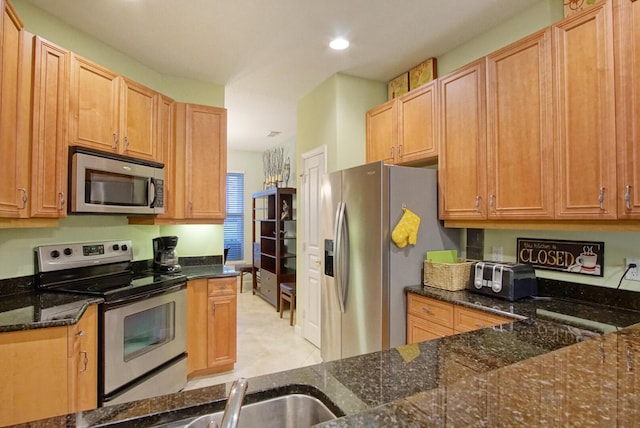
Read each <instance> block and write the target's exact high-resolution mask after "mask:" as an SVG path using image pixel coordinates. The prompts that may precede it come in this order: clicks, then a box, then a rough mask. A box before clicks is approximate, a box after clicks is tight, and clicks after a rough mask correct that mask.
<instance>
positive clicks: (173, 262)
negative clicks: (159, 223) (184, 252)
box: [153, 236, 182, 272]
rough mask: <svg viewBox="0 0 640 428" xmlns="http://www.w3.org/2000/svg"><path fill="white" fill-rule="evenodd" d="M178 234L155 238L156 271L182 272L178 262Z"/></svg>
mask: <svg viewBox="0 0 640 428" xmlns="http://www.w3.org/2000/svg"><path fill="white" fill-rule="evenodd" d="M177 246H178V237H177V236H160V237H159V238H153V270H154V271H156V272H181V271H182V267H180V265H179V264H178V253H177V252H176V247H177Z"/></svg>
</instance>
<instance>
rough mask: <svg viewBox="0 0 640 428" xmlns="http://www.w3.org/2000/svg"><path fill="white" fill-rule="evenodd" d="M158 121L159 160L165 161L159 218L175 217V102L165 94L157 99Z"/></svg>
mask: <svg viewBox="0 0 640 428" xmlns="http://www.w3.org/2000/svg"><path fill="white" fill-rule="evenodd" d="M157 103H158V107H157V108H158V121H157V139H156V143H157V146H158V150H159V151H160V156H159V159H158V160H159V161H161V162H163V163H164V214H161V215H158V216H157V218H158V219H172V218H174V210H175V202H176V200H175V199H176V198H175V191H176V190H175V187H176V184H175V183H176V180H175V174H176V166H175V152H174V150H175V144H174V140H173V127H174V104H175V102H174V101H173V100H172V99H171V98H169V97H166V96H164V95H161V96H159V97H158V99H157Z"/></svg>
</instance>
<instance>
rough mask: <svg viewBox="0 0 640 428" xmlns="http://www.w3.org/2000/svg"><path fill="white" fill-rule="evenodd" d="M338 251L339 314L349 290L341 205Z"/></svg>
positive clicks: (346, 235) (344, 218)
mask: <svg viewBox="0 0 640 428" xmlns="http://www.w3.org/2000/svg"><path fill="white" fill-rule="evenodd" d="M337 247H338V251H339V253H338V254H337V255H336V256H337V257H336V258H337V259H338V260H339V265H338V268H339V269H338V271H337V278H339V280H338V281H337V291H338V302H339V305H340V312H342V313H344V312H345V310H346V304H347V291H348V290H349V222H348V220H347V204H346V203H344V202H343V203H342V204H341V207H340V212H339V219H338V244H337Z"/></svg>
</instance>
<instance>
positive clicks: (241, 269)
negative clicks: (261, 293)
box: [234, 264, 255, 294]
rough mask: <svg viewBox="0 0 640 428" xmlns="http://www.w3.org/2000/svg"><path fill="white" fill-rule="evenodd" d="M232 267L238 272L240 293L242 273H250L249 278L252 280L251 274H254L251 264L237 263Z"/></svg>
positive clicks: (242, 279) (242, 282)
mask: <svg viewBox="0 0 640 428" xmlns="http://www.w3.org/2000/svg"><path fill="white" fill-rule="evenodd" d="M234 269H235V271H236V272H238V273H239V274H240V293H242V285H243V284H244V274H245V273H248V274H249V275H251V280H252V281H253V276H254V275H255V271H254V270H253V265H249V264H238V265H236V266H235V268H234ZM254 294H255V293H254Z"/></svg>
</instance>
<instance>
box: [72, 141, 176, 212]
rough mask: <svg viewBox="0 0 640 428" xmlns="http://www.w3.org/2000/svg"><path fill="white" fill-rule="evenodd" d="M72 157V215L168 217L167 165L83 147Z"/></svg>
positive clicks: (74, 152) (74, 149)
mask: <svg viewBox="0 0 640 428" xmlns="http://www.w3.org/2000/svg"><path fill="white" fill-rule="evenodd" d="M69 157H70V160H69V195H70V196H71V198H70V202H71V203H70V204H69V212H70V213H85V214H89V213H93V214H130V215H131V214H163V213H164V165H163V164H161V163H156V162H148V161H143V160H140V159H134V158H130V157H126V156H118V155H115V154H111V153H104V152H100V151H96V150H89V149H85V148H82V147H71V148H70V150H69Z"/></svg>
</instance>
